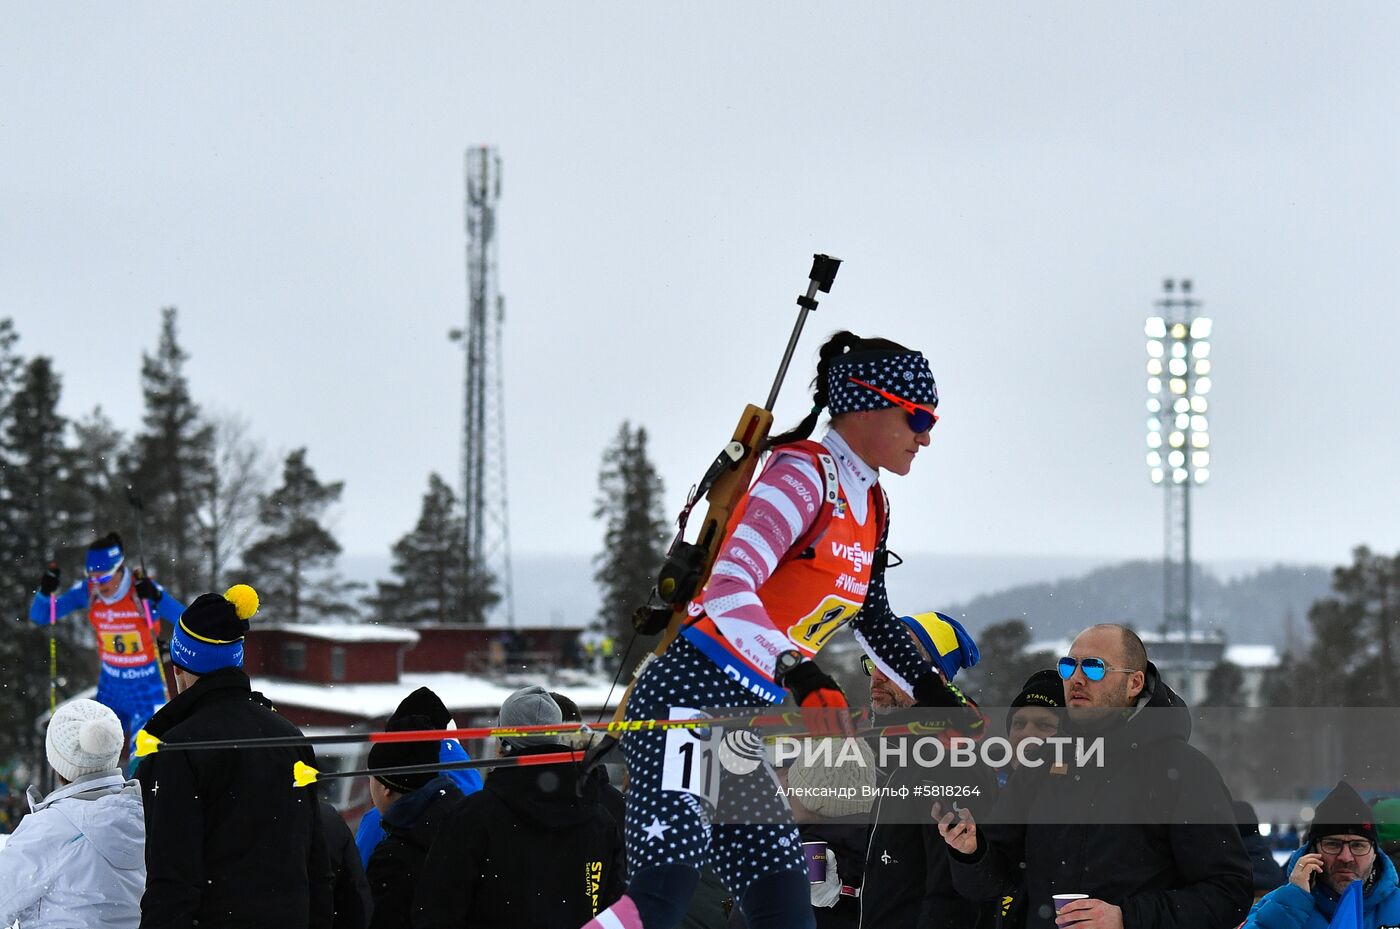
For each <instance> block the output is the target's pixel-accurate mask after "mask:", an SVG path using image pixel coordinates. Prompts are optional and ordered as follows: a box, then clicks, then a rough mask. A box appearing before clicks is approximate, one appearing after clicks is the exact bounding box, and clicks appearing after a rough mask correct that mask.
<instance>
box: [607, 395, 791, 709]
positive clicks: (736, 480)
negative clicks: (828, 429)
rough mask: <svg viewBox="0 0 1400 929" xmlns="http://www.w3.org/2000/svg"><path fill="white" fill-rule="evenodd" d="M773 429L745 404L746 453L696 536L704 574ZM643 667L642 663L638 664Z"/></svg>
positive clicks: (738, 429) (762, 413) (676, 614)
mask: <svg viewBox="0 0 1400 929" xmlns="http://www.w3.org/2000/svg"><path fill="white" fill-rule="evenodd" d="M772 429H773V414H772V412H770V411H769V410H765V409H764V408H763V407H761V406H754V405H753V404H752V403H750V404H749V405H748V406H746V407H744V414H743V415H742V416H741V417H739V424H738V425H737V426H735V427H734V436H733V438H731V439H730V441H731V442H738V443H739V444H741V445H743V446H744V456H743V457H742V458H740V459H739V461H738V462H737V463H736V464H735V465H734V466H733V467H731V468H730V469H729V470H727V471H725V472H724V474H722V475H720V477H719V478H718V479H716V480H715V482H714V485H713V486H711V487H710V490H709V492H708V493H707V494H705V505H706V510H705V521H704V522H703V523H701V524H700V531H699V534H698V535H697V536H696V543H695V544H697V545H699V546H700V547H701V548H703V549H704V552H705V557H704V560H703V562H702V565H701V568H702V570H701V575H702V577H706V578H708V577H709V576H710V569H711V568H712V567H714V563H715V557H716V555H718V553H719V545H720V543H721V542H723V541H724V532H725V529H726V528H727V527H728V526H729V517H730V516H732V515H733V513H734V507H735V506H737V505H738V503H739V500H740V499H741V498H742V497H743V496H744V493H745V492H747V491H748V489H749V485H750V484H752V483H753V477H754V472H755V471H757V470H758V459H759V457H760V455H761V454H762V451H763V443H764V442H765V441H767V439H768V433H769V432H771V431H772ZM689 606H690V603H689V601H686V602H682V603H677V604H676V605H675V606H674V607H673V608H672V609H671V618H670V620H668V621H667V623H666V631H665V632H663V633H662V635H661V641H659V642H658V643H657V644H656V648H654V649H652V652H651V654H652V655H653V656H657V657H659V656H660V655H661V654H662V653H663V652H665V651H666V649H667V648H669V647H670V645H671V643H672V642H674V641H675V639H676V636H677V635H679V634H680V631H681V626H682V624H684V623H685V620H686V610H687V609H688V608H689ZM639 669H640V666H639ZM636 683H637V678H636V677H635V676H633V678H632V680H631V681H629V682H628V684H627V689H626V690H625V691H623V694H622V699H621V700H619V701H618V703H617V709H616V710H615V711H614V712H613V717H612V721H613V722H614V723H619V722H621V721H622V717H623V714H624V713H626V712H627V699H628V698H629V697H631V696H632V687H633V686H634V685H635V684H636Z"/></svg>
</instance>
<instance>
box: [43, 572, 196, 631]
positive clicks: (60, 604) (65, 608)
mask: <svg viewBox="0 0 1400 929" xmlns="http://www.w3.org/2000/svg"><path fill="white" fill-rule="evenodd" d="M156 589H157V590H159V591H160V592H161V593H162V594H163V595H164V596H162V597H161V598H160V599H159V600H157V601H156V602H155V604H154V605H152V607H151V615H152V616H154V617H156V618H158V619H163V620H165V621H166V622H168V623H170V624H171V625H174V624H175V623H178V622H179V621H180V614H181V613H183V612H185V605H184V604H183V603H181V602H180V601H179V600H176V599H175V598H174V597H172V596H171V595H170V591H168V590H166V589H165V588H164V587H162V586H160V585H159V584H156ZM130 590H131V572H130V571H128V572H127V574H126V578H125V579H124V580H123V581H122V585H121V587H119V588H117V597H118V599H120V598H121V597H125V596H126V595H127V593H128V592H129V591H130ZM88 597H89V594H88V582H87V581H78V582H77V583H76V584H74V585H73V586H72V587H69V588H68V589H67V590H65V591H64V592H63V593H61V594H58V595H56V596H55V597H54V603H53V612H54V617H55V618H56V619H62V618H63V617H65V616H67V615H68V614H69V613H72V612H74V611H75V610H85V609H87V608H88V603H89V599H88ZM29 621H30V622H32V623H34V625H36V626H47V625H48V624H49V598H48V595H47V594H41V593H35V594H34V599H33V601H32V602H30V604H29Z"/></svg>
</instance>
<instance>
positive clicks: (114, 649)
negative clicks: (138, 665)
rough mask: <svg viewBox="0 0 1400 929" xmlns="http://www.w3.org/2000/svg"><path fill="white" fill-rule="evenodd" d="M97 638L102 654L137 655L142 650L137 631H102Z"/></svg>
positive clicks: (139, 635) (139, 634)
mask: <svg viewBox="0 0 1400 929" xmlns="http://www.w3.org/2000/svg"><path fill="white" fill-rule="evenodd" d="M98 639H99V641H100V643H101V646H102V654H104V655H139V654H141V652H142V651H143V650H144V649H143V647H142V643H141V633H139V632H103V633H99V635H98Z"/></svg>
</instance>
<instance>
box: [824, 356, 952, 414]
mask: <svg viewBox="0 0 1400 929" xmlns="http://www.w3.org/2000/svg"><path fill="white" fill-rule="evenodd" d="M850 378H856V379H857V380H861V381H865V382H866V383H869V384H874V385H875V386H876V387H879V388H880V389H881V390H887V391H889V392H890V393H892V394H894V395H895V396H897V397H902V398H903V399H905V400H908V401H909V402H911V403H920V404H924V405H926V406H937V405H938V385H937V384H936V383H934V380H933V372H932V371H930V370H929V367H928V359H927V358H925V357H924V356H923V353H922V352H888V351H872V352H848V353H847V354H845V355H841V356H840V357H839V358H836V359H833V360H832V362H831V366H830V367H829V368H828V369H827V372H826V396H827V402H826V405H827V409H828V410H829V411H830V413H831V415H833V416H835V415H837V414H839V413H851V412H855V411H858V410H883V409H884V408H885V407H887V406H891V405H892V404H891V403H890V402H889V401H888V400H886V399H885V398H884V397H882V396H880V395H879V394H877V393H876V392H875V391H873V390H867V389H866V388H864V387H861V386H860V385H858V384H853V383H851V381H850V380H849V379H850Z"/></svg>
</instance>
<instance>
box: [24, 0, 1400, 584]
mask: <svg viewBox="0 0 1400 929" xmlns="http://www.w3.org/2000/svg"><path fill="white" fill-rule="evenodd" d="M0 12H3V21H4V23H5V26H4V28H3V32H0V217H3V218H0V315H9V316H12V317H14V319H15V321H16V323H17V325H18V328H19V330H20V332H21V334H22V337H23V341H22V343H21V348H22V350H23V351H25V352H26V353H30V354H32V353H44V354H47V355H51V356H52V357H53V358H54V360H55V362H56V364H57V367H58V368H59V370H60V371H61V372H62V374H63V377H64V401H63V406H64V410H65V412H67V413H69V414H71V415H78V414H81V413H83V412H85V411H87V410H90V409H91V408H92V407H93V406H94V405H96V404H97V403H99V402H100V403H101V404H102V406H103V407H104V409H105V410H106V411H107V412H108V413H109V414H110V415H112V416H113V418H114V419H116V421H117V422H118V423H119V424H120V425H122V426H123V427H124V428H126V429H128V430H131V429H133V428H134V427H135V425H136V423H137V419H138V417H139V414H140V391H139V377H138V368H139V364H138V362H139V354H140V352H141V350H142V349H143V348H150V347H152V346H153V345H154V342H155V338H156V331H157V325H158V320H159V307H161V306H162V305H166V304H173V305H177V306H178V307H179V308H180V319H181V325H182V337H183V340H184V344H185V345H186V347H187V348H188V349H189V351H190V353H191V354H192V355H193V360H192V362H191V364H190V366H189V375H190V380H191V383H192V386H193V389H194V392H195V395H196V397H197V399H198V400H199V402H201V403H202V404H204V405H205V406H206V408H211V409H216V410H227V411H236V412H239V413H242V414H244V415H245V416H247V417H248V418H249V419H250V420H251V421H252V424H253V431H254V433H255V434H257V435H258V436H260V437H261V438H262V439H263V440H264V441H265V442H266V443H267V444H268V445H269V446H270V447H271V448H272V449H274V450H278V451H286V450H289V449H291V448H294V447H296V446H299V445H306V446H308V447H309V449H310V452H309V456H310V461H311V463H312V465H313V466H314V467H315V468H316V469H317V471H318V472H319V473H320V475H321V476H322V477H323V478H324V479H327V480H332V479H341V480H344V481H345V482H346V491H345V497H344V502H343V505H342V506H341V507H340V509H339V513H338V516H337V521H336V525H337V527H338V530H339V533H340V537H341V540H342V542H343V544H344V546H345V548H346V549H347V550H348V551H350V552H383V551H385V550H386V549H387V547H388V546H389V545H390V544H391V543H392V541H393V540H394V539H395V538H397V537H398V536H399V535H400V534H402V533H403V532H404V531H406V530H407V529H408V528H410V527H411V525H412V523H413V521H414V519H415V517H416V514H417V510H418V506H419V501H420V498H421V495H422V493H423V491H424V489H425V487H426V483H427V474H428V472H429V471H430V470H438V471H440V472H443V473H444V474H447V475H450V476H453V478H454V479H455V475H456V473H457V470H458V467H459V463H458V456H459V451H458V449H459V428H460V427H459V423H460V409H459V404H460V395H461V386H460V385H461V377H462V356H461V353H460V350H459V349H458V348H457V347H456V346H454V345H453V344H451V343H449V342H448V341H447V338H446V333H447V330H448V329H449V328H452V327H454V326H459V325H461V324H462V318H463V315H464V312H465V310H464V302H465V296H464V294H465V277H464V275H465V272H464V254H463V252H464V243H465V238H464V231H463V221H462V216H463V209H462V199H463V178H462V155H463V150H464V148H466V147H467V146H469V145H474V144H480V143H491V144H494V145H496V146H498V147H499V150H500V152H501V155H502V157H503V159H504V189H503V197H502V202H501V215H500V271H501V281H502V290H503V292H504V293H505V295H506V298H507V310H508V314H509V323H508V330H507V334H506V340H507V348H506V366H507V367H506V380H507V386H506V390H507V394H508V397H507V404H508V411H509V415H510V426H509V453H510V481H511V490H512V500H511V508H512V532H513V536H514V544H515V548H516V549H517V550H518V551H578V552H593V551H594V550H596V549H597V548H598V547H599V545H600V537H601V531H600V527H599V526H598V525H597V524H595V523H594V522H593V521H592V519H591V518H590V513H591V510H592V506H593V498H594V493H595V487H596V474H597V468H598V461H599V456H600V453H601V451H602V449H603V447H604V445H605V444H606V442H607V441H608V439H609V438H610V437H611V436H612V435H613V433H614V432H615V431H616V429H617V426H618V424H619V423H620V422H621V421H622V420H623V419H624V418H630V419H631V420H633V421H634V422H639V423H642V424H644V425H646V426H647V427H648V429H649V430H650V431H651V434H652V437H653V446H652V447H653V450H654V453H655V457H656V460H657V462H658V464H659V466H660V468H661V471H662V473H663V475H664V477H665V479H666V481H667V488H668V491H669V499H670V501H671V504H670V505H678V504H679V502H680V497H681V494H682V493H683V492H684V490H685V488H686V487H687V486H689V484H690V483H691V482H692V481H693V480H694V479H695V478H696V477H697V476H698V475H699V472H700V471H701V470H702V469H703V466H704V464H705V463H706V462H707V461H708V460H709V458H710V457H711V456H712V455H713V454H714V453H715V451H717V450H718V448H719V446H720V445H722V444H723V442H724V441H725V440H727V438H728V436H729V433H730V431H731V429H732V427H733V424H734V421H735V420H736V419H737V417H738V414H739V411H740V410H741V408H742V406H743V404H744V403H745V402H748V401H754V402H760V403H761V402H762V400H763V398H764V397H765V396H766V394H767V391H768V387H769V384H770V382H771V379H772V376H773V373H774V370H775V368H776V365H777V360H778V358H779V356H780V353H781V350H782V348H783V345H784V344H785V342H786V339H787V334H788V332H789V330H790V328H791V325H792V322H793V319H794V314H795V307H794V306H793V302H792V301H793V298H794V296H795V295H796V294H797V293H798V291H799V290H800V289H801V288H802V286H803V284H804V279H805V274H806V271H807V268H808V265H809V263H810V258H811V254H812V253H813V252H815V251H825V252H829V253H831V254H833V255H836V256H839V257H841V258H843V259H845V261H846V264H845V265H844V266H843V268H842V270H841V274H840V277H839V278H838V279H837V283H836V287H835V289H834V290H833V292H832V293H831V294H830V295H828V296H827V297H826V298H825V299H824V300H823V302H822V307H821V310H820V311H819V313H818V315H817V316H816V317H815V318H814V319H813V320H812V321H811V322H810V324H809V328H808V333H807V336H806V338H805V339H804V341H803V343H802V345H801V347H800V348H799V351H798V353H797V364H796V365H795V369H794V376H793V377H792V378H790V380H789V382H788V385H787V389H786V390H785V392H784V394H783V396H782V399H781V401H780V403H779V407H778V421H779V425H780V426H783V425H786V424H787V423H789V422H791V421H793V420H795V419H796V418H797V417H799V416H800V415H801V414H802V413H803V412H805V410H806V407H807V400H806V395H805V389H804V388H805V381H806V380H807V378H809V377H810V371H811V364H812V361H813V360H814V357H815V351H816V348H817V346H818V344H819V343H820V341H821V340H822V338H824V336H825V335H826V334H827V333H829V332H830V331H832V330H833V329H836V328H851V329H853V330H855V331H857V332H860V333H869V334H880V335H886V336H889V337H892V338H895V339H898V340H899V341H902V342H905V343H906V344H910V345H913V346H916V347H919V348H921V349H922V350H923V351H924V352H925V353H926V354H927V355H928V356H929V358H930V360H931V362H932V364H933V369H934V372H935V375H936V376H937V378H938V382H939V385H940V388H941V391H942V396H943V404H942V407H941V410H940V412H941V414H942V416H943V419H942V422H941V423H940V424H939V426H938V428H937V430H936V431H935V435H934V440H933V445H932V447H931V448H930V449H928V450H926V451H925V452H924V453H923V454H921V455H920V457H919V460H918V461H917V462H916V466H915V469H914V471H913V473H912V474H911V475H910V476H908V477H906V478H894V479H892V480H891V481H890V490H891V493H892V495H893V500H894V522H893V527H894V544H895V546H896V547H897V548H900V549H902V550H907V551H925V552H944V553H968V554H1055V555H1122V556H1157V555H1158V554H1159V553H1160V547H1161V518H1162V517H1161V513H1162V504H1161V492H1160V491H1159V490H1157V489H1156V488H1153V487H1152V486H1151V485H1150V484H1149V482H1148V479H1147V474H1146V467H1145V464H1144V458H1143V456H1144V454H1145V447H1144V442H1143V439H1144V415H1145V414H1144V407H1143V404H1144V400H1145V396H1144V393H1143V391H1144V379H1145V375H1144V371H1143V366H1144V362H1145V355H1144V351H1143V341H1144V340H1143V336H1142V320H1143V318H1144V317H1145V316H1147V315H1148V314H1149V313H1150V311H1151V308H1152V301H1153V299H1154V298H1155V297H1156V296H1157V295H1158V292H1159V288H1160V282H1161V279H1162V278H1163V277H1164V276H1169V275H1170V276H1190V277H1192V278H1194V279H1195V281H1196V287H1197V292H1198V294H1199V296H1201V297H1202V298H1203V299H1204V300H1205V301H1206V309H1207V311H1208V313H1209V314H1210V315H1211V316H1213V317H1214V318H1215V320H1216V339H1215V346H1214V348H1215V351H1214V354H1213V359H1214V361H1215V363H1216V370H1215V375H1216V376H1215V392H1214V393H1213V394H1212V398H1211V399H1212V401H1213V404H1212V406H1213V414H1214V415H1213V422H1212V429H1213V439H1214V446H1213V451H1214V453H1215V455H1214V458H1215V460H1214V461H1213V463H1212V476H1213V480H1212V483H1211V484H1210V485H1209V487H1208V488H1207V489H1206V490H1205V491H1203V492H1202V493H1200V494H1198V495H1196V497H1195V500H1196V504H1197V505H1196V509H1195V513H1194V516H1195V523H1196V535H1195V548H1196V552H1197V554H1198V555H1199V556H1201V557H1203V558H1207V559H1211V558H1230V557H1246V558H1249V557H1260V558H1279V559H1287V560H1326V561H1330V562H1335V561H1338V560H1342V559H1345V558H1346V556H1347V552H1348V550H1349V548H1350V547H1351V546H1352V545H1353V544H1355V543H1358V542H1368V543H1370V544H1372V545H1373V546H1376V547H1379V548H1382V549H1387V550H1391V551H1394V550H1395V549H1397V548H1400V493H1397V492H1396V481H1395V477H1394V475H1395V465H1394V462H1395V461H1396V460H1397V458H1400V428H1397V425H1400V423H1397V414H1396V397H1397V391H1396V388H1395V384H1394V377H1393V372H1392V365H1393V354H1394V351H1395V346H1396V344H1397V342H1400V321H1397V320H1400V314H1397V313H1396V311H1395V310H1396V303H1397V294H1398V293H1400V261H1397V260H1396V251H1397V246H1400V210H1397V206H1400V202H1397V201H1400V197H1397V194H1398V193H1400V172H1397V170H1396V164H1397V163H1400V150H1397V149H1400V145H1397V143H1398V142H1400V122H1397V120H1396V113H1397V112H1400V106H1397V103H1400V99H1397V98H1398V97H1400V56H1397V55H1396V54H1395V45H1394V40H1395V36H1396V35H1397V34H1400V7H1397V6H1396V5H1394V4H1380V3H1376V4H1370V3H1348V4H1341V5H1323V4H1307V5H1304V4H1276V3H1267V4H1266V3H1232V4H1215V3H1181V4H1133V5H1127V6H1125V5H1122V4H1116V3H1102V4H1089V3H1078V4H1067V3H1037V4H1014V5H1000V6H999V7H998V8H996V9H987V8H985V6H984V5H980V4H979V5H971V4H958V5H956V6H955V5H952V4H945V3H897V4H878V5H877V4H859V5H857V4H823V3H810V2H809V3H802V4H795V3H789V4H777V3H772V4H750V3H706V4H699V3H686V4H670V3H668V4H657V3H631V4H563V3H550V4H546V3H538V4H518V3H504V2H503V3H494V4H471V5H467V4H428V3H418V4H366V3H344V2H337V3H298V4H273V3H262V4H236V5H219V6H215V5H205V4H196V5H190V4H174V3H170V4H149V3H148V4H142V3H135V4H119V5H113V4H95V3H94V4H65V5H63V6H62V8H61V9H60V8H55V7H53V6H52V5H43V4H30V3H16V2H4V3H0Z"/></svg>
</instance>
